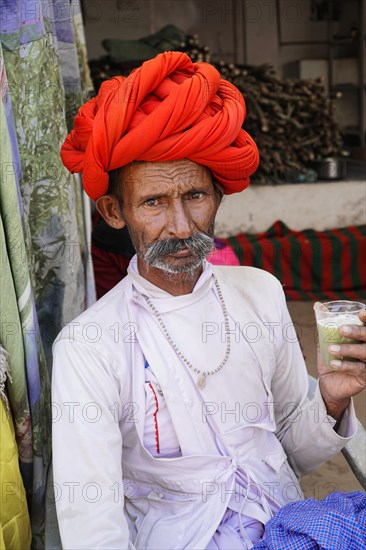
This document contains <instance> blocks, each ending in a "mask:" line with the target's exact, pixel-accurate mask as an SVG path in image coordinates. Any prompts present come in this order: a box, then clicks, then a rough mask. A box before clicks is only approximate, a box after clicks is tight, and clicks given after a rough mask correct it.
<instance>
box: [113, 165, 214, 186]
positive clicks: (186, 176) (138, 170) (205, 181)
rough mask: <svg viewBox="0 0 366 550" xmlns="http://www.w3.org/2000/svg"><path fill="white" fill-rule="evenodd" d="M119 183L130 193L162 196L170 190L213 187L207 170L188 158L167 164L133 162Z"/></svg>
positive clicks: (122, 169)
mask: <svg viewBox="0 0 366 550" xmlns="http://www.w3.org/2000/svg"><path fill="white" fill-rule="evenodd" d="M120 182H121V183H122V185H123V188H124V190H125V191H128V193H129V194H130V193H133V194H141V193H143V194H145V193H146V192H150V191H151V192H153V193H164V192H166V191H169V189H171V190H174V189H177V190H178V189H179V190H181V191H184V190H185V189H187V190H189V189H194V188H196V187H201V186H202V185H203V186H206V187H211V186H212V177H211V172H210V170H209V169H208V168H207V167H206V166H203V165H201V164H197V163H195V162H193V161H191V160H188V159H182V160H173V161H167V162H143V161H138V162H133V163H131V164H129V165H127V166H124V167H123V168H121V170H120Z"/></svg>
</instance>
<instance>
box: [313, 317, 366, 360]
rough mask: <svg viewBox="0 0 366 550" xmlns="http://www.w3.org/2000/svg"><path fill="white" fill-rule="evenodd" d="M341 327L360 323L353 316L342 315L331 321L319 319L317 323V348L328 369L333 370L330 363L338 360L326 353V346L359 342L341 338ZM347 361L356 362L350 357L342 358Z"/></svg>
mask: <svg viewBox="0 0 366 550" xmlns="http://www.w3.org/2000/svg"><path fill="white" fill-rule="evenodd" d="M342 325H359V326H360V325H362V322H361V321H360V319H359V318H358V317H355V316H354V315H347V313H345V314H343V315H339V316H336V317H334V318H332V319H329V318H328V319H327V318H325V319H319V320H318V321H317V327H318V336H319V347H320V353H321V356H322V359H323V361H324V362H325V364H326V366H327V367H328V369H330V370H333V369H332V366H331V364H330V362H331V361H332V360H333V359H340V358H339V357H336V356H335V355H332V354H331V353H329V352H328V346H330V345H332V344H359V343H360V342H359V340H352V339H351V338H345V337H344V336H341V334H340V332H339V327H341V326H342ZM344 359H345V360H348V361H357V359H354V358H351V357H348V358H347V357H344Z"/></svg>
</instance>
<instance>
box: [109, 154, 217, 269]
mask: <svg viewBox="0 0 366 550" xmlns="http://www.w3.org/2000/svg"><path fill="white" fill-rule="evenodd" d="M120 178H121V181H122V182H123V183H122V184H121V185H122V192H121V195H122V198H123V208H122V215H123V219H124V221H125V223H126V225H127V227H128V229H129V232H130V235H131V239H132V242H133V244H134V246H135V249H136V252H137V255H138V256H139V258H140V259H141V260H142V261H143V262H144V263H145V265H146V267H156V268H159V269H162V270H163V271H166V272H169V273H185V272H191V273H193V271H194V270H196V269H197V268H198V267H200V266H201V264H202V260H203V259H204V258H205V257H206V256H207V254H208V253H209V252H210V251H211V249H212V248H213V226H214V219H215V215H216V212H217V209H218V206H219V203H220V199H219V198H218V196H217V194H216V193H215V189H214V186H213V184H212V178H211V174H210V171H209V170H208V169H207V168H206V167H204V166H201V165H198V164H196V163H194V162H191V161H189V160H187V159H184V160H179V161H170V162H143V163H138V164H132V165H129V166H126V167H125V168H123V169H122V170H121V173H120Z"/></svg>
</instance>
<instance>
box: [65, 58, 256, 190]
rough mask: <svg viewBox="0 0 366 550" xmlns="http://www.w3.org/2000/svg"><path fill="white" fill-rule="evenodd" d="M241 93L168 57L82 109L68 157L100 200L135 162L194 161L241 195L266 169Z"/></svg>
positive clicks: (111, 83)
mask: <svg viewBox="0 0 366 550" xmlns="http://www.w3.org/2000/svg"><path fill="white" fill-rule="evenodd" d="M245 113H246V110H245V103H244V99H243V96H242V94H241V92H240V91H239V90H238V89H237V88H236V87H235V86H234V85H233V84H231V83H230V82H228V81H226V80H223V79H222V78H221V77H220V74H219V72H218V71H217V70H216V69H215V68H214V67H213V66H212V65H210V64H209V63H192V61H191V59H190V58H189V57H188V55H187V54H185V53H182V52H165V53H162V54H159V55H158V56H157V57H155V58H154V59H151V60H149V61H146V62H145V63H143V64H142V66H141V67H139V68H138V69H135V70H134V71H132V73H131V74H130V75H129V76H128V77H127V78H124V77H114V78H112V79H110V80H107V81H105V82H103V84H102V85H101V87H100V90H99V93H98V95H97V96H96V97H94V98H93V99H91V100H89V101H88V102H87V103H86V104H85V105H83V106H82V107H81V108H80V109H79V111H78V114H77V115H76V117H75V120H74V129H73V130H72V131H71V132H70V134H69V135H68V136H67V138H66V140H65V142H64V144H63V146H62V148H61V158H62V161H63V163H64V165H65V166H66V168H68V170H70V172H82V180H83V186H84V189H85V191H86V192H87V194H88V195H89V196H90V197H91V198H92V199H94V200H97V199H98V198H99V197H101V196H103V195H105V194H106V193H107V192H108V179H109V177H108V172H109V171H111V170H114V169H116V168H120V167H122V166H125V165H126V164H129V163H130V162H132V161H135V160H142V161H150V162H154V161H155V162H156V161H159V162H162V161H169V160H180V159H185V158H186V159H189V160H191V161H193V162H196V163H197V164H202V165H204V166H207V168H209V169H210V170H211V172H212V175H213V176H214V178H216V179H217V180H218V181H219V182H220V183H221V184H222V185H223V188H224V192H225V193H226V194H230V193H235V192H238V191H242V190H243V189H245V188H246V187H247V186H248V185H249V176H250V175H251V174H253V172H255V170H256V169H257V167H258V164H259V154H258V150H257V147H256V145H255V143H254V141H253V139H252V138H251V137H250V136H249V134H248V133H247V132H246V131H245V130H243V129H242V125H243V122H244V119H245Z"/></svg>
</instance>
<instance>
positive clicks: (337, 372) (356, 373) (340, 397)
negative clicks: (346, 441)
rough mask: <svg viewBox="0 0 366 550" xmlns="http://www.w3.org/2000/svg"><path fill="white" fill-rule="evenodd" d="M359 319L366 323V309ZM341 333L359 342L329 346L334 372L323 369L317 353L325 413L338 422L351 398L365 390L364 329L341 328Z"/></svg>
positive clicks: (352, 326) (365, 346)
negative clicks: (350, 359)
mask: <svg viewBox="0 0 366 550" xmlns="http://www.w3.org/2000/svg"><path fill="white" fill-rule="evenodd" d="M359 318H360V320H361V321H362V322H363V323H364V324H365V323H366V310H362V311H361V312H360V314H359ZM340 333H341V334H342V336H344V337H346V338H352V339H353V340H359V343H357V344H340V345H331V346H329V348H328V349H329V351H330V353H331V354H332V355H333V356H334V359H333V360H332V361H331V363H330V364H331V367H332V369H334V371H331V370H329V369H328V368H327V367H326V366H325V363H324V361H323V360H322V359H321V357H320V354H319V353H318V372H319V385H320V391H321V394H322V396H323V399H324V402H325V405H326V407H327V412H328V414H329V415H330V416H332V417H333V418H334V419H335V420H337V421H340V420H341V418H342V415H343V413H344V411H345V409H346V408H347V406H348V404H349V401H350V398H351V397H353V396H354V395H357V394H358V393H360V392H361V391H362V390H363V389H364V388H365V387H366V343H365V342H366V326H362V325H361V326H360V325H343V326H342V327H340ZM343 357H352V358H355V359H356V361H347V360H346V359H344V360H343Z"/></svg>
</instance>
